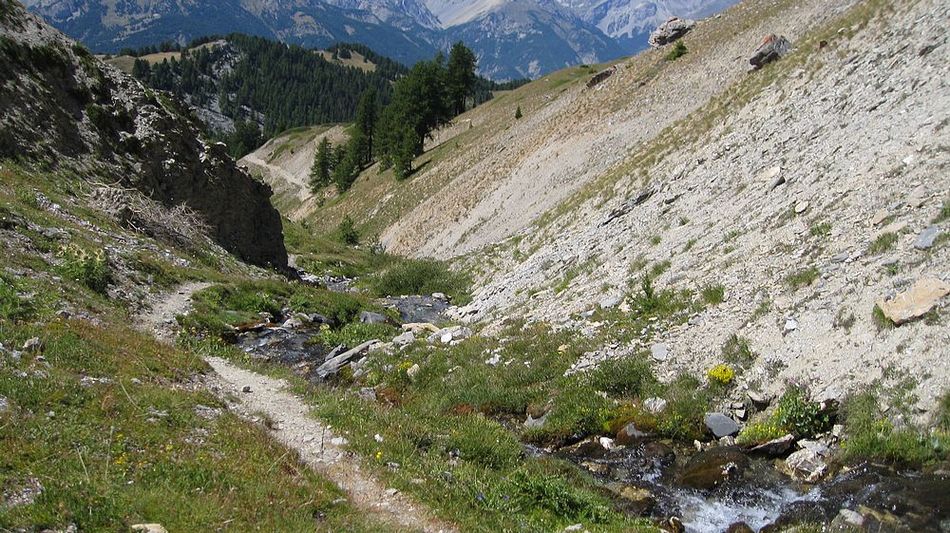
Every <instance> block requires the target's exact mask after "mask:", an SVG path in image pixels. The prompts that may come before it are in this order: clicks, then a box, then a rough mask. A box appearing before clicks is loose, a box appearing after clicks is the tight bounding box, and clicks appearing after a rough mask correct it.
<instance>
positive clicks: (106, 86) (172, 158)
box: [0, 0, 287, 269]
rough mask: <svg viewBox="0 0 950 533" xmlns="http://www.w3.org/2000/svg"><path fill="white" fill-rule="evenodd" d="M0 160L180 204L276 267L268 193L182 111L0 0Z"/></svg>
mask: <svg viewBox="0 0 950 533" xmlns="http://www.w3.org/2000/svg"><path fill="white" fill-rule="evenodd" d="M0 71H2V72H3V73H4V83H2V84H0V158H15V159H18V160H20V161H21V162H23V163H24V164H28V165H35V166H42V167H49V168H53V169H56V170H58V171H61V172H65V173H70V174H76V175H79V176H82V177H84V178H87V179H89V180H90V181H97V182H107V183H108V182H112V183H114V184H119V185H121V186H124V187H130V188H134V189H137V190H138V191H141V192H142V193H144V194H145V195H146V196H148V197H149V198H151V199H152V200H154V201H155V202H157V203H158V204H161V205H162V206H164V207H165V208H168V209H171V208H175V207H177V206H183V205H184V206H187V207H188V208H190V210H191V211H193V212H194V213H195V214H197V215H198V217H199V218H200V219H201V221H202V222H203V223H204V224H206V225H207V226H208V230H209V231H208V233H209V237H211V238H212V239H214V240H215V241H216V242H218V243H219V244H220V245H221V246H222V247H224V248H225V249H226V250H228V251H230V252H232V253H233V254H235V255H237V256H238V257H240V258H241V259H243V260H245V261H247V262H250V263H254V264H257V265H261V266H270V267H275V268H278V269H284V268H286V266H287V252H286V250H285V248H284V244H283V235H282V225H281V221H280V215H279V214H278V212H277V211H276V210H275V209H274V208H273V207H272V206H271V204H270V201H269V198H270V195H271V190H270V187H268V186H267V185H265V184H263V183H261V182H259V181H257V180H255V179H253V178H251V176H250V175H248V174H247V173H246V172H245V171H243V170H241V169H239V168H238V167H237V166H236V165H235V164H234V161H233V160H232V159H231V158H230V157H229V156H228V154H227V151H226V149H225V146H224V145H221V144H215V143H210V142H208V141H206V140H203V139H202V138H201V132H200V130H199V127H198V125H197V123H196V122H195V121H194V120H193V119H192V117H191V116H190V113H189V112H188V111H187V110H185V109H183V108H181V107H179V106H178V105H176V104H175V103H174V101H173V100H171V99H170V98H166V97H165V96H164V95H162V94H159V93H156V92H154V91H151V90H149V89H146V88H145V87H144V86H142V84H140V83H139V82H138V81H136V80H134V79H133V78H132V77H131V76H128V75H125V74H123V73H121V72H119V71H118V70H116V69H114V68H112V67H109V66H107V65H105V64H103V63H101V62H100V61H99V60H98V59H96V58H95V57H94V56H92V54H90V53H89V51H88V50H86V49H85V48H83V47H82V46H80V45H78V44H76V43H73V42H72V41H70V40H69V39H67V38H66V37H65V36H63V35H62V34H61V33H59V32H58V31H57V30H55V29H53V28H51V27H49V26H48V25H46V24H45V23H44V22H43V21H41V20H40V19H39V18H37V17H35V16H33V15H30V14H28V13H26V11H25V10H24V9H23V8H22V6H20V4H18V3H15V2H9V1H8V0H2V1H0Z"/></svg>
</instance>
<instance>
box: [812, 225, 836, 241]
mask: <svg viewBox="0 0 950 533" xmlns="http://www.w3.org/2000/svg"><path fill="white" fill-rule="evenodd" d="M809 232H810V233H811V235H812V237H820V238H826V237H828V236H829V235H831V224H830V223H829V222H822V223H819V224H815V225H814V226H812V227H811V229H810V230H809Z"/></svg>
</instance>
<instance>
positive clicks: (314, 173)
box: [310, 137, 333, 192]
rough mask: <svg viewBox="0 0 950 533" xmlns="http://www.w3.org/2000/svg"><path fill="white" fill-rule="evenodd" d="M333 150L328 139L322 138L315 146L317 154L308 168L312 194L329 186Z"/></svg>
mask: <svg viewBox="0 0 950 533" xmlns="http://www.w3.org/2000/svg"><path fill="white" fill-rule="evenodd" d="M332 150H333V148H332V146H331V145H330V139H327V138H326V137H324V138H323V139H322V140H321V141H320V144H318V145H317V152H316V154H315V155H314V157H313V166H312V167H310V189H311V190H313V191H314V192H316V191H318V190H319V189H321V188H323V187H326V186H327V185H329V184H330V178H331V174H330V172H331V171H332V167H333V161H332V159H333V152H332Z"/></svg>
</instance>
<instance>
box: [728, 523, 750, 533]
mask: <svg viewBox="0 0 950 533" xmlns="http://www.w3.org/2000/svg"><path fill="white" fill-rule="evenodd" d="M726 533H755V530H754V529H752V528H751V527H749V524H746V523H745V522H736V523H735V524H732V525H730V526H729V528H728V529H726Z"/></svg>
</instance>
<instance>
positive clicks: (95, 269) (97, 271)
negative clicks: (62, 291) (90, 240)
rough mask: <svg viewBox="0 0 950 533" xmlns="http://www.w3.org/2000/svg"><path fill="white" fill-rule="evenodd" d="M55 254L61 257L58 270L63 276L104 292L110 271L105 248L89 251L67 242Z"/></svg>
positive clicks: (109, 278)
mask: <svg viewBox="0 0 950 533" xmlns="http://www.w3.org/2000/svg"><path fill="white" fill-rule="evenodd" d="M57 255H58V256H59V257H60V258H61V259H62V264H61V265H60V271H61V272H62V274H63V275H64V276H66V277H67V278H69V279H71V280H73V281H77V282H79V283H82V284H83V285H85V286H87V287H89V288H90V289H92V290H94V291H96V292H98V293H105V292H106V288H108V286H109V281H110V280H111V279H112V273H111V271H110V270H109V258H108V256H106V253H105V250H94V251H91V252H90V251H87V250H86V249H84V248H82V247H81V246H79V245H77V244H67V245H65V246H62V247H61V248H60V249H59V253H58V254H57Z"/></svg>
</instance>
